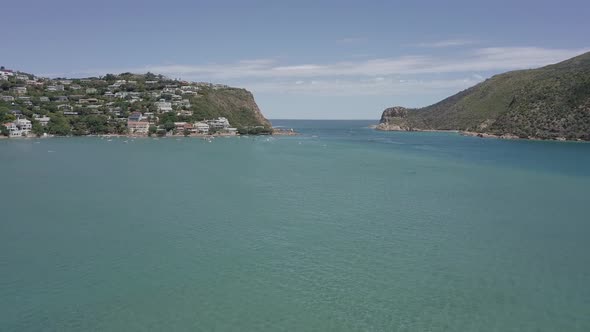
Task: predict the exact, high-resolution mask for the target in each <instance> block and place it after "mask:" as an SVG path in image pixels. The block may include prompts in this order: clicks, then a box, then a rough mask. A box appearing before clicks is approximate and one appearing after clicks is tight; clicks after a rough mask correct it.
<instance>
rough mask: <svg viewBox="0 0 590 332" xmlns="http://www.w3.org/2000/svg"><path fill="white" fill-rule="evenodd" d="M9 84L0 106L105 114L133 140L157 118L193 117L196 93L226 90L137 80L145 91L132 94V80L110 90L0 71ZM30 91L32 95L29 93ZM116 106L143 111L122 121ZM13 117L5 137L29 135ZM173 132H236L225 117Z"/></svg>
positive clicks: (19, 117)
mask: <svg viewBox="0 0 590 332" xmlns="http://www.w3.org/2000/svg"><path fill="white" fill-rule="evenodd" d="M14 79H16V81H15V82H16V84H15V86H12V87H11V88H10V91H9V93H8V94H0V100H1V101H3V102H7V103H11V104H12V105H16V104H19V105H24V106H25V107H27V108H28V109H29V110H33V112H35V111H36V110H37V111H40V110H41V108H40V107H42V104H39V103H37V101H38V102H40V103H53V106H51V107H54V108H55V109H57V111H59V112H61V113H62V114H63V115H65V116H79V115H81V114H105V115H107V116H109V119H112V120H113V121H121V122H123V121H125V120H126V123H127V129H128V132H129V133H130V134H134V135H147V134H148V133H149V129H150V127H152V126H156V127H157V128H159V127H158V126H157V121H158V117H157V116H156V114H163V113H169V112H175V113H176V115H178V116H183V117H185V118H186V117H190V116H192V114H193V112H192V111H191V100H190V99H189V98H196V97H199V96H200V95H199V90H200V89H203V88H208V89H214V90H218V89H225V88H228V86H226V85H221V84H211V83H204V82H200V83H192V84H191V83H188V82H182V81H171V80H168V81H166V82H163V81H161V80H145V81H143V80H142V81H141V82H140V83H141V84H142V86H144V87H145V89H137V86H138V82H137V81H134V80H124V79H118V80H114V83H113V80H110V81H109V83H112V84H109V85H107V84H108V83H107V81H106V80H103V79H81V80H70V79H44V78H38V77H35V76H34V75H28V74H22V73H19V72H14V71H12V70H7V69H4V67H2V68H1V69H0V81H2V80H4V81H8V80H11V81H14ZM87 83H93V84H87ZM97 84H102V85H97ZM97 86H101V88H100V89H97V88H96V87H97ZM150 87H151V88H150ZM33 90H34V91H36V93H28V92H30V91H33ZM39 90H43V91H45V92H47V93H48V94H47V95H44V96H39V95H38V92H39ZM137 90H142V91H141V92H140V91H137ZM62 94H63V95H62ZM32 98H35V99H32ZM118 100H122V101H124V102H125V103H126V104H127V105H129V107H131V106H132V105H133V104H134V103H135V102H143V103H142V104H141V107H134V108H135V109H139V110H142V112H139V111H136V112H132V113H131V115H129V117H128V118H125V116H126V115H127V113H126V112H124V111H123V109H122V108H121V107H120V105H121V104H120V103H119V101H118ZM144 100H148V102H149V105H150V106H149V107H146V102H144ZM40 105H41V106H40ZM147 108H149V109H147ZM12 113H13V114H14V115H15V117H16V120H15V121H12V122H9V123H5V124H4V126H5V127H6V128H7V129H8V131H9V136H10V137H18V136H28V135H30V134H31V130H32V125H31V121H30V120H27V119H26V118H25V117H24V115H23V114H22V113H21V112H20V111H12ZM40 113H42V112H40ZM50 116H51V114H50ZM33 118H35V120H37V121H38V122H39V123H40V124H41V125H42V126H46V125H47V124H48V123H49V120H50V117H48V116H45V115H43V116H41V115H38V114H34V116H33ZM174 131H175V132H177V133H183V134H186V133H189V134H191V135H193V134H194V135H207V134H210V133H211V132H215V133H222V134H227V135H235V134H237V129H236V128H233V127H231V125H230V123H229V121H228V120H227V119H226V118H224V117H219V118H216V119H211V120H203V121H198V122H175V123H174Z"/></svg>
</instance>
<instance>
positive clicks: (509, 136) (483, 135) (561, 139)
mask: <svg viewBox="0 0 590 332" xmlns="http://www.w3.org/2000/svg"><path fill="white" fill-rule="evenodd" d="M370 128H372V129H374V130H377V131H399V132H435V133H455V134H459V135H461V136H469V137H478V138H493V139H503V140H525V141H548V142H579V143H583V142H590V141H585V140H582V139H567V138H565V137H556V138H541V137H532V136H529V137H519V136H517V135H514V134H502V135H497V134H490V133H480V132H475V131H466V130H444V129H412V130H405V129H383V128H382V127H379V125H374V126H371V127H370Z"/></svg>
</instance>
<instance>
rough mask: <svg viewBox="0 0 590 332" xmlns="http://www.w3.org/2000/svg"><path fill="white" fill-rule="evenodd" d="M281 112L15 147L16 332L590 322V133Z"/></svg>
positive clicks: (11, 182)
mask: <svg viewBox="0 0 590 332" xmlns="http://www.w3.org/2000/svg"><path fill="white" fill-rule="evenodd" d="M274 124H275V125H277V126H285V127H294V128H296V129H298V130H299V131H300V132H301V133H302V135H301V136H298V137H247V138H246V137H242V138H218V139H215V140H214V141H213V142H211V143H209V142H207V141H204V140H200V139H191V138H180V139H175V138H165V139H159V140H154V139H135V140H128V139H124V138H115V139H112V140H111V141H108V140H106V139H100V138H54V139H42V140H2V141H0V176H1V183H2V190H1V191H0V204H1V208H2V216H1V217H0V330H2V331H157V330H165V331H176V330H178V331H183V330H185V331H186V330H192V331H195V330H203V331H265V330H266V331H589V330H590V217H589V215H590V196H589V191H588V190H589V188H590V167H589V165H590V144H581V143H557V142H533V141H503V140H493V139H478V138H473V137H462V136H459V135H456V134H448V133H396V132H386V133H385V132H375V131H373V130H371V129H368V128H367V125H369V124H370V122H368V121H278V120H277V121H274Z"/></svg>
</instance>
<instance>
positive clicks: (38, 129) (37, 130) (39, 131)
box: [31, 119, 45, 137]
mask: <svg viewBox="0 0 590 332" xmlns="http://www.w3.org/2000/svg"><path fill="white" fill-rule="evenodd" d="M31 124H32V125H33V128H32V130H31V131H32V132H33V134H35V136H37V137H39V136H42V135H43V134H44V133H45V128H43V126H42V125H41V123H39V121H37V120H35V119H33V120H32V121H31Z"/></svg>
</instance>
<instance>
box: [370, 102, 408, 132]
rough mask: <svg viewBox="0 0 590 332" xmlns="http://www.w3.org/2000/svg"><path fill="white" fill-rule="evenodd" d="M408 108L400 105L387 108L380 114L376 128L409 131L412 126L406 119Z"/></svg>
mask: <svg viewBox="0 0 590 332" xmlns="http://www.w3.org/2000/svg"><path fill="white" fill-rule="evenodd" d="M407 116H408V109H407V108H405V107H401V106H395V107H390V108H387V109H385V110H384V111H383V114H382V115H381V120H380V121H379V125H377V129H378V130H392V131H409V130H412V127H411V126H410V124H409V123H408V121H407Z"/></svg>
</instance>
